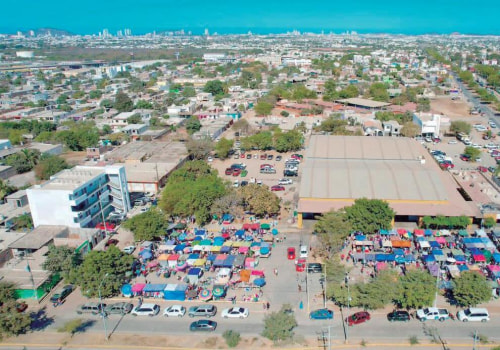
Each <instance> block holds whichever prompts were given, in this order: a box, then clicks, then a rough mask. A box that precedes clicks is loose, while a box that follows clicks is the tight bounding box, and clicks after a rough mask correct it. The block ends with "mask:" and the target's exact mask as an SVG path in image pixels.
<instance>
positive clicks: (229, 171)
mask: <svg viewBox="0 0 500 350" xmlns="http://www.w3.org/2000/svg"><path fill="white" fill-rule="evenodd" d="M224 174H226V175H232V174H233V169H232V168H227V169H226V171H225V172H224Z"/></svg>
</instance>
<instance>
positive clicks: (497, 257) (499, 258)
mask: <svg viewBox="0 0 500 350" xmlns="http://www.w3.org/2000/svg"><path fill="white" fill-rule="evenodd" d="M493 260H494V261H495V262H496V263H497V264H498V263H500V253H493Z"/></svg>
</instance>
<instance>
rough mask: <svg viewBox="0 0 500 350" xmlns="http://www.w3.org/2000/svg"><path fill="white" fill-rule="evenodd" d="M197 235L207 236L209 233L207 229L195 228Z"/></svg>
mask: <svg viewBox="0 0 500 350" xmlns="http://www.w3.org/2000/svg"><path fill="white" fill-rule="evenodd" d="M194 234H195V236H202V237H205V236H206V234H207V230H195V231H194Z"/></svg>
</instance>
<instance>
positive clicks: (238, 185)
mask: <svg viewBox="0 0 500 350" xmlns="http://www.w3.org/2000/svg"><path fill="white" fill-rule="evenodd" d="M233 187H235V188H238V187H240V182H239V181H238V180H234V183H233Z"/></svg>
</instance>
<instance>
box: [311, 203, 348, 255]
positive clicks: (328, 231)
mask: <svg viewBox="0 0 500 350" xmlns="http://www.w3.org/2000/svg"><path fill="white" fill-rule="evenodd" d="M352 231H353V229H352V225H351V223H350V222H349V220H348V219H347V214H346V212H345V210H344V209H340V210H332V211H329V212H327V213H325V214H323V215H322V216H321V217H319V219H318V221H316V224H314V232H316V233H317V234H318V238H319V239H320V241H321V243H322V244H321V246H322V247H323V249H325V250H326V252H328V256H329V257H331V256H332V255H333V254H334V253H337V252H340V250H341V248H342V244H343V243H344V240H345V239H346V238H347V237H348V236H349V234H351V232H352Z"/></svg>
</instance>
